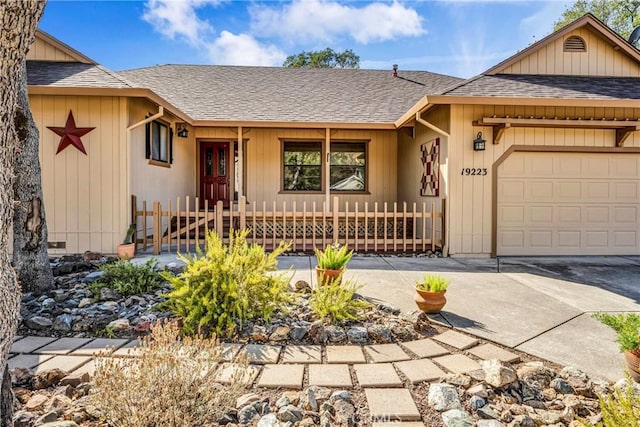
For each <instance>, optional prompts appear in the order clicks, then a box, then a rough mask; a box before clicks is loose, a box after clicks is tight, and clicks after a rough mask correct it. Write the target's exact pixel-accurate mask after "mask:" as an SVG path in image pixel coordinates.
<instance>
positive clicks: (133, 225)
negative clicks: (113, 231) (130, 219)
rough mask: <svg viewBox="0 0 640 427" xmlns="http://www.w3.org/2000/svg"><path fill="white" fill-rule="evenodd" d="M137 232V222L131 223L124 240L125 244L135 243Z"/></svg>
mask: <svg viewBox="0 0 640 427" xmlns="http://www.w3.org/2000/svg"><path fill="white" fill-rule="evenodd" d="M135 232H136V223H135V222H134V223H131V224H129V228H127V232H126V233H125V235H124V240H123V241H122V244H123V245H128V244H129V243H133V240H132V238H133V235H134V233H135Z"/></svg>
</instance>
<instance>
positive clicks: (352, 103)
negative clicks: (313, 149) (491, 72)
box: [119, 65, 462, 123]
mask: <svg viewBox="0 0 640 427" xmlns="http://www.w3.org/2000/svg"><path fill="white" fill-rule="evenodd" d="M119 74H121V75H123V76H124V77H125V78H126V79H127V80H130V81H133V82H135V83H136V84H138V85H140V86H141V87H147V88H149V89H151V90H153V91H154V92H155V93H157V94H158V95H160V96H162V97H163V98H165V99H166V100H167V101H169V102H170V103H172V104H173V105H175V106H176V107H178V108H179V109H181V110H182V111H184V112H185V113H186V114H188V115H189V116H191V117H192V118H193V119H195V120H216V121H226V120H229V121H279V122H329V123H333V122H342V123H392V122H394V121H395V120H397V119H398V118H399V117H400V116H402V114H404V113H405V112H406V111H407V110H409V109H410V108H411V107H412V106H413V105H414V104H415V103H416V102H417V101H418V100H419V99H420V98H422V97H423V96H425V95H427V94H429V93H436V92H439V91H442V90H444V89H445V88H447V87H450V86H451V85H453V84H455V83H458V82H461V81H462V79H459V78H456V77H450V76H445V75H441V74H434V73H428V72H422V71H400V72H399V76H400V77H398V78H396V77H393V76H392V73H391V71H383V70H350V69H326V68H325V69H301V68H271V67H238V66H214V65H161V66H155V67H148V68H141V69H135V70H128V71H123V72H120V73H119Z"/></svg>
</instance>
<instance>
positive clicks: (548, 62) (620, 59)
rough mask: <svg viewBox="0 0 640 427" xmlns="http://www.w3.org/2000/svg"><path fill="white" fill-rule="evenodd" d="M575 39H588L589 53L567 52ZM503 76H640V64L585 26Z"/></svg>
mask: <svg viewBox="0 0 640 427" xmlns="http://www.w3.org/2000/svg"><path fill="white" fill-rule="evenodd" d="M572 36H578V37H580V38H582V39H583V40H584V42H585V45H586V51H585V52H565V50H564V42H565V40H566V39H567V38H569V37H572ZM500 74H545V75H546V74H550V75H573V76H606V77H638V76H640V65H639V64H638V63H637V62H636V61H634V60H632V59H631V58H629V56H627V55H626V54H625V53H623V52H622V51H621V50H620V49H614V46H613V45H612V44H611V42H610V41H609V40H606V39H605V38H603V37H602V36H601V35H599V34H597V33H596V32H594V31H592V30H589V29H588V28H585V27H582V28H578V29H576V30H574V31H571V32H570V33H568V34H567V35H566V36H564V37H560V38H558V39H557V40H555V41H553V42H552V43H550V44H548V45H546V46H543V47H542V48H540V49H538V50H536V51H535V52H532V53H531V54H530V55H527V56H525V57H524V58H522V59H521V60H519V61H517V62H515V63H513V64H511V65H510V66H508V67H506V68H504V69H503V70H501V71H500Z"/></svg>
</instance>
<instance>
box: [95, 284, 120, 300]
mask: <svg viewBox="0 0 640 427" xmlns="http://www.w3.org/2000/svg"><path fill="white" fill-rule="evenodd" d="M120 298H122V295H120V292H118V291H116V290H115V289H111V288H107V287H104V288H101V289H100V301H116V300H119V299H120Z"/></svg>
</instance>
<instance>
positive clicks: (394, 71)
mask: <svg viewBox="0 0 640 427" xmlns="http://www.w3.org/2000/svg"><path fill="white" fill-rule="evenodd" d="M393 77H398V64H393Z"/></svg>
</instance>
